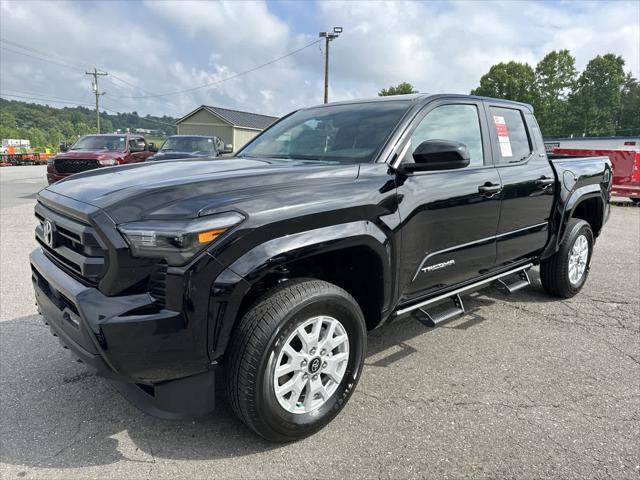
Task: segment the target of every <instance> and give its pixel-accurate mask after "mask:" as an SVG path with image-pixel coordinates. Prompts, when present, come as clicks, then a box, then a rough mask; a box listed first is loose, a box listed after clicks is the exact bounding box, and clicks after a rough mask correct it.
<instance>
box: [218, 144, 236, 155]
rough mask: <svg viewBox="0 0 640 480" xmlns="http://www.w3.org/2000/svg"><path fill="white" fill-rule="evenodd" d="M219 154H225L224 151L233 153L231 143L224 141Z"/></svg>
mask: <svg viewBox="0 0 640 480" xmlns="http://www.w3.org/2000/svg"><path fill="white" fill-rule="evenodd" d="M219 153H221V154H223V155H224V154H225V153H233V145H232V144H230V143H225V145H224V148H223V149H222V150H220V152H219Z"/></svg>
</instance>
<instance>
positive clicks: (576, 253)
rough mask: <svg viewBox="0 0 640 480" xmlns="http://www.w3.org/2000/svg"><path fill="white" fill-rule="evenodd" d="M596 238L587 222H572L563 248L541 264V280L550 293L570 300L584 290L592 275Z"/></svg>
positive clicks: (575, 219)
mask: <svg viewBox="0 0 640 480" xmlns="http://www.w3.org/2000/svg"><path fill="white" fill-rule="evenodd" d="M593 238H594V237H593V232H592V230H591V226H590V225H589V224H588V223H587V222H585V221H584V220H581V219H578V218H572V219H570V220H569V222H568V224H567V231H566V234H565V237H564V239H563V241H562V243H561V244H560V249H559V250H558V251H557V252H556V253H555V255H553V256H552V257H551V258H548V259H546V260H543V261H542V263H541V264H540V279H541V280H542V286H543V287H544V289H545V290H546V291H547V292H548V293H550V294H551V295H555V296H557V297H562V298H569V297H573V296H574V295H575V294H577V293H578V292H579V291H580V290H581V289H582V287H583V286H584V284H585V282H586V281H587V277H588V276H589V266H590V264H591V254H592V252H593Z"/></svg>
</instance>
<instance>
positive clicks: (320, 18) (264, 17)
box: [0, 0, 640, 117]
mask: <svg viewBox="0 0 640 480" xmlns="http://www.w3.org/2000/svg"><path fill="white" fill-rule="evenodd" d="M334 26H341V27H343V29H344V31H343V34H342V35H341V36H340V37H339V38H338V39H336V40H334V41H333V42H332V43H331V45H330V57H331V58H330V91H329V92H330V93H329V97H330V100H347V99H352V98H363V97H373V96H376V95H377V92H378V91H379V90H380V89H382V88H384V87H388V86H390V85H396V84H398V83H400V82H404V81H406V82H410V83H411V84H412V85H414V87H415V88H416V89H417V90H418V91H420V92H428V93H469V91H470V90H471V89H472V88H475V87H476V86H477V85H478V83H479V80H480V77H481V76H482V75H483V74H484V73H486V72H487V71H488V69H489V68H490V67H491V65H493V64H495V63H498V62H501V61H510V60H516V61H520V62H528V63H529V64H531V65H532V66H535V64H536V63H537V62H538V61H539V60H540V59H542V57H543V56H544V55H545V54H546V53H548V52H549V51H552V50H558V49H563V48H566V49H569V50H570V51H571V53H572V54H573V55H574V56H575V57H576V64H577V67H578V69H579V70H581V69H583V68H584V67H585V65H586V64H587V62H588V61H589V59H591V58H593V57H594V56H596V55H598V54H605V53H610V52H611V53H615V54H617V55H621V56H622V57H623V58H624V59H625V61H626V67H625V68H626V70H628V71H631V72H632V73H633V75H634V76H635V77H636V78H638V77H640V1H638V0H636V1H630V2H627V1H622V0H621V1H610V2H580V1H566V2H562V1H547V2H529V1H516V0H512V1H496V2H481V1H463V2H441V1H423V2H404V1H394V2H377V1H348V2H342V1H308V2H306V1H281V2H275V1H273V2H271V1H268V2H264V1H240V0H236V1H231V2H207V1H192V2H191V1H168V0H165V1H142V0H141V1H138V0H132V1H124V2H119V1H108V2H90V1H70V2H67V1H36V2H29V1H18V2H13V1H5V0H0V34H1V37H2V41H1V42H0V47H2V48H0V64H1V65H0V94H2V96H4V98H8V99H9V98H10V99H17V100H25V101H28V100H27V97H28V98H38V99H40V100H35V101H37V103H48V104H50V105H55V106H64V105H65V104H67V105H72V104H74V103H77V104H87V105H92V104H93V102H94V96H93V92H92V89H91V79H90V77H88V76H87V75H85V71H86V70H89V69H92V67H94V66H95V67H97V68H99V69H101V70H102V71H105V72H108V73H109V75H108V76H106V77H100V91H104V92H106V94H105V95H104V96H103V97H101V102H102V105H104V107H105V108H109V109H110V110H112V111H123V112H124V111H126V112H130V111H137V112H138V113H139V114H152V115H160V116H161V115H165V114H166V115H171V116H175V117H181V116H183V115H185V114H186V113H188V112H190V111H192V110H193V109H195V108H196V107H197V106H199V105H201V104H206V105H215V106H219V107H225V108H233V109H239V110H246V111H252V112H256V113H262V114H267V115H276V116H280V115H283V114H286V113H288V112H290V111H292V110H295V109H297V108H300V107H305V106H310V105H315V104H319V103H322V96H323V82H324V78H323V69H324V53H323V49H324V43H323V42H322V43H316V44H313V45H311V46H310V47H307V48H304V49H302V50H300V51H298V52H297V53H295V54H292V55H289V56H287V57H286V58H284V59H281V60H279V61H276V62H273V63H271V64H269V65H267V66H265V67H263V68H259V69H257V70H254V71H252V72H251V73H247V74H242V72H245V71H247V70H252V69H254V68H255V67H257V66H260V65H262V64H265V63H268V62H270V61H272V60H274V59H277V58H280V57H283V56H285V55H287V54H288V53H290V52H293V51H295V50H298V49H300V48H302V47H304V46H306V45H309V44H311V43H312V42H315V41H317V40H319V38H318V32H320V31H326V30H331V29H332V28H333V27H334ZM238 74H241V75H238ZM236 75H237V76H236ZM229 77H233V78H229ZM207 84H208V86H207V87H205V88H198V87H201V86H202V85H207ZM184 90H190V91H187V92H184ZM178 92H183V93H178ZM9 95H13V97H9ZM54 100H55V101H56V102H55V103H54Z"/></svg>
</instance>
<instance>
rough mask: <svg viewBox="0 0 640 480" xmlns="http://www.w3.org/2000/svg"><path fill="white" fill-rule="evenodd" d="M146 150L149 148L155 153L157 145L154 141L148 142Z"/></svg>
mask: <svg viewBox="0 0 640 480" xmlns="http://www.w3.org/2000/svg"><path fill="white" fill-rule="evenodd" d="M147 150H149V151H150V152H153V153H156V152H157V151H158V147H156V144H155V143H153V142H149V144H148V145H147Z"/></svg>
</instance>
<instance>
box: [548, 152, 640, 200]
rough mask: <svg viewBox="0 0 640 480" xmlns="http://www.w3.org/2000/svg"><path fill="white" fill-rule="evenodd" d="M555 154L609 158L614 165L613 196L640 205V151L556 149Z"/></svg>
mask: <svg viewBox="0 0 640 480" xmlns="http://www.w3.org/2000/svg"><path fill="white" fill-rule="evenodd" d="M627 148H628V147H627ZM553 153H554V154H557V155H577V156H580V157H585V156H594V157H600V156H607V157H609V159H610V160H611V163H612V165H613V189H612V194H613V195H615V196H618V197H628V198H630V199H631V200H633V201H634V202H635V203H640V150H631V149H612V150H594V149H591V148H561V147H555V148H554V149H553Z"/></svg>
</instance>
